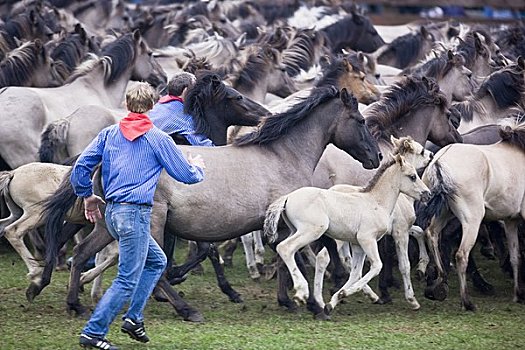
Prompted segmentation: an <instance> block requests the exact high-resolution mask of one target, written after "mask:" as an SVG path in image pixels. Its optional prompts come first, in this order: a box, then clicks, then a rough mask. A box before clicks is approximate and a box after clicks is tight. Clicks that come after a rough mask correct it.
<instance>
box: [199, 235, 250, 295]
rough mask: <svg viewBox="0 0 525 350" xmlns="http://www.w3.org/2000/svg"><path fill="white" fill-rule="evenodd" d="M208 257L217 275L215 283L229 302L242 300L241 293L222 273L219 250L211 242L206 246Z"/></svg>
mask: <svg viewBox="0 0 525 350" xmlns="http://www.w3.org/2000/svg"><path fill="white" fill-rule="evenodd" d="M208 258H209V259H210V260H211V264H212V266H213V269H214V270H215V275H216V276H217V284H218V285H219V288H220V289H221V291H222V292H223V293H224V294H226V295H227V296H228V298H229V299H230V301H231V302H234V303H242V302H243V300H242V298H241V295H240V294H239V293H237V291H235V290H234V289H233V288H232V286H231V285H230V282H228V280H227V279H226V276H225V275H224V268H223V267H222V264H221V261H220V256H219V251H218V250H217V247H216V246H215V244H213V243H212V244H210V246H209V248H208Z"/></svg>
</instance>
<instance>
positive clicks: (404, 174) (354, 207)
mask: <svg viewBox="0 0 525 350" xmlns="http://www.w3.org/2000/svg"><path fill="white" fill-rule="evenodd" d="M400 193H405V194H406V195H408V196H410V197H412V198H415V199H417V200H425V199H427V198H428V197H429V196H430V191H429V190H428V188H427V187H426V185H425V184H424V183H423V182H422V181H421V179H420V178H419V177H418V175H417V172H416V169H415V168H414V167H413V166H412V165H411V164H409V163H407V162H406V161H405V159H404V158H403V157H402V156H400V155H397V156H395V158H394V159H393V160H392V161H390V162H388V163H385V164H384V165H382V166H381V168H380V169H379V170H378V171H377V173H376V175H375V176H374V177H373V178H372V180H371V181H370V182H369V183H368V185H367V186H366V187H364V188H363V189H362V190H361V191H359V192H354V193H344V192H339V191H330V190H325V189H320V188H315V187H303V188H300V189H298V190H295V191H294V192H292V193H290V194H288V195H285V196H282V197H280V198H279V199H278V200H276V201H275V202H273V203H272V204H271V205H270V207H269V208H268V211H267V213H266V218H265V222H264V231H265V234H266V235H267V237H268V238H269V241H272V242H273V241H275V239H276V238H277V237H276V236H277V225H278V223H279V219H280V217H281V216H283V219H284V222H285V223H286V224H287V225H288V227H289V228H290V229H291V230H292V231H294V233H293V234H292V235H291V236H290V237H288V238H286V239H285V240H283V241H282V242H281V243H279V244H278V245H277V252H278V253H279V255H280V256H281V258H282V259H283V261H284V262H285V264H286V266H287V267H288V269H289V271H290V274H291V276H292V279H293V282H294V289H295V291H296V293H295V296H294V299H295V300H296V302H301V303H306V300H307V299H308V296H309V290H308V282H307V281H306V279H305V278H304V276H303V275H302V273H300V271H299V268H298V267H297V264H296V262H295V258H294V255H295V253H296V252H297V251H298V250H299V249H300V248H302V247H304V246H306V245H307V244H309V243H311V242H313V241H315V240H317V239H319V238H320V237H321V236H322V235H323V234H327V235H328V236H330V237H331V238H334V239H338V240H344V241H348V242H350V245H351V247H352V253H353V254H352V271H351V273H350V278H349V279H348V281H347V282H346V283H345V285H344V286H343V287H342V288H341V289H340V290H339V291H338V292H337V293H335V294H334V295H333V296H332V299H331V300H330V303H329V304H328V305H326V306H325V312H327V313H329V312H330V311H331V310H332V309H333V308H334V307H335V306H336V305H337V304H338V303H339V301H340V299H341V298H343V297H346V296H348V295H351V294H353V293H355V292H357V291H359V290H361V289H363V288H365V287H366V286H367V284H368V282H370V280H371V279H372V278H373V277H375V276H377V275H378V274H379V272H380V271H381V268H382V265H383V264H382V262H381V259H380V257H379V251H378V247H377V241H378V240H379V239H381V237H382V236H383V235H384V234H385V233H386V232H388V231H389V230H390V226H391V218H390V216H391V214H392V212H393V210H394V207H395V204H396V202H397V199H398V197H399V194H400ZM283 213H284V214H285V215H283ZM366 256H368V258H369V259H370V262H371V267H370V271H369V272H368V273H367V274H366V275H365V276H364V277H362V270H363V264H364V261H365V257H366Z"/></svg>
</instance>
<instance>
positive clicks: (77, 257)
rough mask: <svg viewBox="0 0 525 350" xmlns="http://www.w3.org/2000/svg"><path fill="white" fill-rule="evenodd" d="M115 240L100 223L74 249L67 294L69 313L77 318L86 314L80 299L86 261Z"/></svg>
mask: <svg viewBox="0 0 525 350" xmlns="http://www.w3.org/2000/svg"><path fill="white" fill-rule="evenodd" d="M113 240H114V238H113V237H112V236H111V235H110V234H109V232H108V231H107V229H106V227H105V226H103V225H101V224H100V221H99V222H98V223H97V224H96V225H95V228H94V229H93V231H92V232H91V233H90V234H89V235H87V236H86V237H85V238H84V239H83V240H82V241H81V242H80V243H79V244H77V245H76V246H75V248H74V249H73V262H72V264H71V272H70V275H69V289H68V293H67V310H68V312H69V313H72V312H75V314H76V315H77V316H83V315H85V314H86V308H85V307H84V306H83V305H82V304H81V303H80V300H79V297H78V294H79V290H80V275H81V272H82V270H83V269H84V265H85V263H86V261H87V260H88V259H89V258H90V257H91V256H93V255H95V254H96V253H98V252H99V251H100V250H102V248H104V247H105V246H107V245H108V244H109V243H111V242H112V241H113Z"/></svg>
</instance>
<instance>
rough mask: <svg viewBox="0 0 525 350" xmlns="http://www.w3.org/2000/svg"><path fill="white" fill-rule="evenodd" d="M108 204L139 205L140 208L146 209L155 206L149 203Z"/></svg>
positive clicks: (121, 203) (120, 203)
mask: <svg viewBox="0 0 525 350" xmlns="http://www.w3.org/2000/svg"><path fill="white" fill-rule="evenodd" d="M108 204H112V205H113V204H119V205H138V206H144V207H152V206H153V204H149V203H128V202H108Z"/></svg>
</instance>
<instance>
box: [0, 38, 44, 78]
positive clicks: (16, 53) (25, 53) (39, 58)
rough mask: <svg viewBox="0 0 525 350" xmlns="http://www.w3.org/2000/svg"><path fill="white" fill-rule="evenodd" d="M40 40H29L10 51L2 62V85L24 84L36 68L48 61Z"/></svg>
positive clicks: (0, 67)
mask: <svg viewBox="0 0 525 350" xmlns="http://www.w3.org/2000/svg"><path fill="white" fill-rule="evenodd" d="M47 59H48V58H47V56H46V53H45V50H44V48H43V47H42V43H41V41H40V40H34V41H28V42H26V43H24V44H22V46H20V47H18V48H16V49H14V50H13V51H11V52H9V53H8V54H7V56H6V58H5V59H4V60H3V61H2V62H0V86H23V85H25V84H26V83H27V82H28V81H29V80H30V79H31V76H32V75H33V72H34V71H35V69H37V68H38V67H39V66H41V65H42V62H46V61H47Z"/></svg>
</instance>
